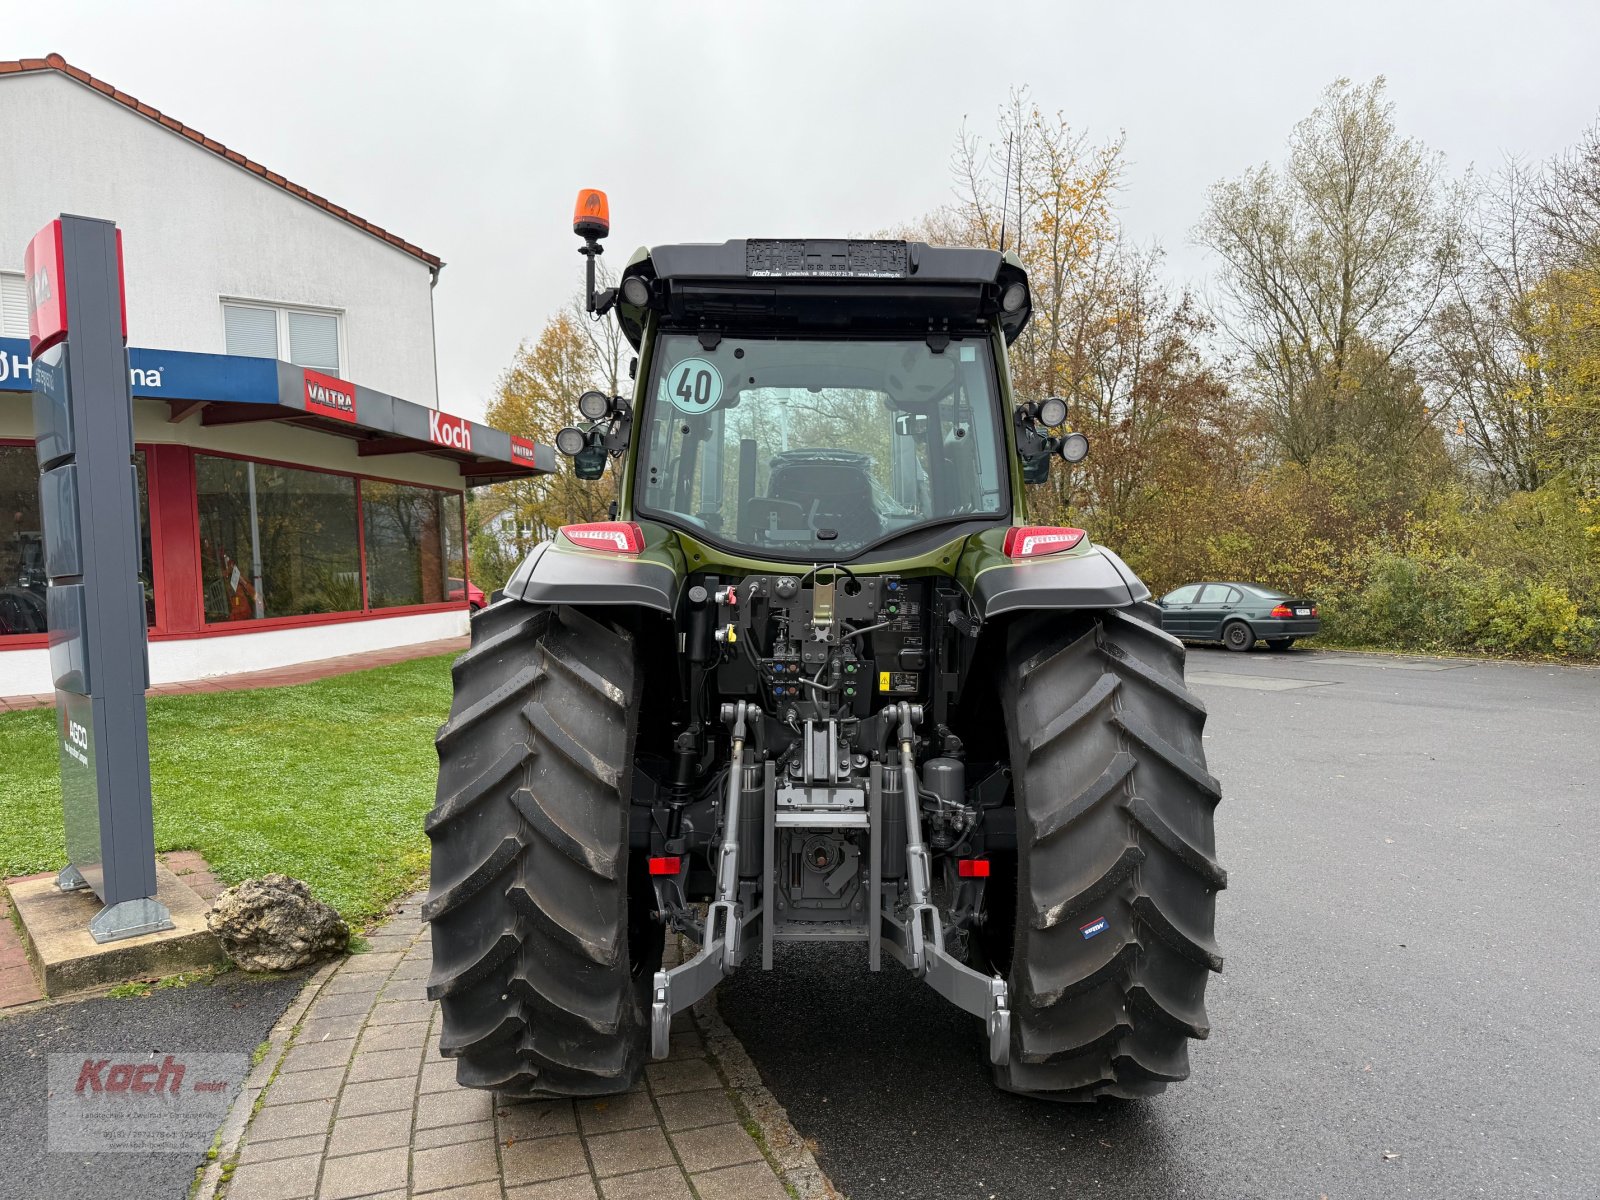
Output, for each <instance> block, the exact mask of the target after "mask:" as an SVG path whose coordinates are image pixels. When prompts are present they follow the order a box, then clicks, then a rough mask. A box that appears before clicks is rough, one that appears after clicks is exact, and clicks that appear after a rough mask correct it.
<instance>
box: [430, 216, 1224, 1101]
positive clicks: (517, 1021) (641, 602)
mask: <svg viewBox="0 0 1600 1200" xmlns="http://www.w3.org/2000/svg"><path fill="white" fill-rule="evenodd" d="M575 230H576V232H577V233H578V234H579V235H580V236H581V237H583V238H584V245H583V250H582V252H583V253H584V254H585V255H587V256H588V267H589V305H590V308H591V309H592V310H593V312H594V313H595V314H596V319H602V318H604V317H606V316H607V315H608V314H609V315H611V316H613V317H614V318H615V319H616V320H617V321H619V322H620V325H621V329H622V331H623V333H624V334H625V335H626V337H627V339H628V341H629V342H630V343H631V344H632V346H633V347H634V349H635V350H636V351H637V355H638V357H637V359H636V360H635V378H636V380H637V384H636V390H635V394H634V397H633V399H632V400H628V399H624V398H621V397H617V396H606V395H603V394H602V393H599V392H589V393H586V394H585V395H584V396H582V397H580V398H579V401H578V407H579V409H580V410H581V412H582V415H583V418H584V421H583V423H582V424H581V425H580V426H578V427H575V428H571V429H566V430H563V431H562V433H561V435H560V437H559V438H558V439H557V445H558V448H559V449H560V450H561V451H562V452H563V453H565V454H567V455H569V456H570V457H571V458H572V459H573V468H574V470H575V472H576V473H577V474H578V475H579V476H580V477H582V478H586V479H596V478H599V477H600V476H601V475H602V473H603V472H604V470H605V468H606V466H607V464H608V463H610V464H614V465H613V468H612V469H613V470H615V471H616V472H617V473H618V481H617V482H618V498H617V501H616V504H615V508H614V511H613V513H612V514H611V516H612V519H611V520H609V521H602V522H598V523H592V524H582V525H569V526H566V527H564V528H562V529H561V530H560V531H559V532H558V533H557V535H556V536H555V537H554V538H553V539H551V540H550V541H547V542H545V543H543V544H542V545H540V546H538V547H537V548H536V549H535V550H534V551H533V553H532V554H530V555H529V556H528V558H527V560H526V561H524V562H523V563H522V564H521V565H520V566H519V567H518V568H517V570H516V572H515V574H514V575H513V576H512V578H511V579H510V581H509V582H508V583H507V585H506V587H505V590H504V595H503V598H501V599H499V600H497V601H496V602H495V603H493V604H491V605H490V606H489V607H487V608H485V609H484V610H483V611H481V612H479V613H477V614H476V615H475V616H474V617H473V620H472V646H471V649H469V650H468V651H467V652H466V653H465V654H464V655H463V656H462V657H461V658H460V659H459V660H458V661H457V662H456V664H455V667H454V681H455V699H454V703H453V705H452V708H451V712H450V719H449V721H448V722H447V723H446V724H445V725H444V726H443V728H442V729H441V730H440V732H439V738H438V752H439V790H438V799H437V803H436V805H435V807H434V810H433V812H432V814H431V815H430V816H429V818H428V822H427V830H428V834H429V836H430V838H431V839H432V843H433V865H432V887H431V890H430V892H429V895H428V899H427V902H426V907H425V909H424V915H425V917H426V918H427V920H429V921H430V922H431V923H432V936H433V971H432V974H431V976H430V978H429V981H428V994H429V996H430V997H432V998H433V999H435V1000H438V1001H439V1002H440V1004H441V1007H442V1016H443V1032H442V1036H441V1039H440V1046H441V1049H442V1051H443V1053H444V1054H446V1055H447V1056H453V1057H454V1058H456V1060H457V1064H458V1066H457V1078H458V1079H459V1081H460V1082H461V1083H462V1084H464V1085H466V1086H469V1087H478V1088H488V1089H493V1090H494V1091H496V1092H498V1093H500V1094H502V1095H504V1096H507V1097H544V1096H588V1095H605V1094H610V1093H615V1092H622V1091H625V1090H627V1089H628V1088H629V1087H631V1086H632V1085H633V1084H634V1083H635V1082H636V1081H637V1079H638V1077H639V1074H640V1072H641V1070H642V1068H643V1065H644V1063H645V1062H646V1061H647V1060H648V1059H650V1058H658V1059H659V1058H664V1057H665V1056H666V1054H667V1052H668V1036H669V1030H670V1027H671V1023H672V1017H673V1015H674V1014H675V1013H678V1012H681V1011H683V1010H684V1009H686V1008H688V1007H689V1006H690V1005H692V1004H693V1003H694V1002H695V1001H697V1000H699V999H701V998H702V997H704V996H705V995H707V993H709V992H710V990H711V989H712V988H713V987H715V986H716V984H717V982H718V981H719V980H720V979H721V978H722V977H723V976H724V975H726V974H728V973H730V972H732V971H735V970H739V969H741V967H743V969H746V970H749V969H754V968H756V967H757V966H759V967H760V968H761V969H769V968H770V967H771V966H772V962H773V954H774V950H775V948H776V947H777V946H778V945H780V944H781V943H784V942H794V941H824V942H835V943H852V944H854V945H856V946H858V947H859V948H860V951H861V952H862V953H863V954H864V955H865V956H866V961H867V964H868V967H869V968H870V969H871V970H874V971H876V970H878V969H880V966H881V964H882V963H883V960H884V957H885V955H886V954H887V956H888V957H889V958H892V959H895V960H897V961H898V962H899V963H900V964H901V965H903V966H904V967H905V968H907V969H908V970H910V971H911V972H912V973H913V974H914V975H916V976H917V977H919V978H921V979H923V980H925V981H926V982H927V983H928V984H929V985H930V986H932V987H933V988H934V989H935V990H936V991H937V992H939V994H940V995H942V996H944V997H945V998H946V999H947V1000H949V1001H950V1002H952V1003H953V1004H955V1005H957V1006H958V1007H960V1008H962V1009H965V1010H966V1011H967V1012H969V1013H972V1014H973V1015H974V1016H976V1017H977V1018H979V1020H981V1021H982V1022H983V1028H984V1029H985V1031H986V1033H987V1047H988V1055H989V1059H990V1061H991V1063H992V1065H993V1071H994V1078H995V1081H996V1082H997V1084H998V1085H999V1086H1000V1087H1002V1088H1004V1089H1006V1090H1008V1091H1012V1092H1019V1093H1025V1094H1029V1095H1035V1096H1040V1097H1044V1098H1048V1099H1054V1100H1067V1101H1090V1100H1095V1099H1098V1098H1100V1097H1134V1096H1147V1095H1151V1094H1153V1093H1156V1092H1159V1091H1161V1090H1162V1089H1164V1088H1165V1087H1166V1085H1167V1084H1169V1083H1172V1082H1174V1081H1177V1080H1181V1079H1184V1078H1185V1077H1187V1075H1188V1073H1189V1055H1188V1043H1189V1039H1191V1038H1203V1037H1205V1036H1206V1035H1207V1033H1208V1025H1207V1016H1206V1011H1205V1004H1204V995H1205V988H1206V982H1207V979H1208V977H1209V975H1210V973H1211V972H1213V971H1216V970H1219V969H1220V967H1221V964H1222V960H1221V958H1220V957H1219V956H1218V953H1217V948H1216V945H1215V944H1214V940H1213V924H1214V914H1215V908H1216V894H1217V892H1218V890H1220V889H1221V888H1222V887H1223V886H1224V884H1225V880H1226V875H1225V873H1224V871H1223V869H1222V868H1221V866H1219V865H1218V863H1217V858H1216V852H1215V839H1214V833H1213V812H1214V809H1215V807H1216V804H1217V801H1218V799H1219V798H1220V791H1219V788H1218V785H1217V781H1216V780H1215V779H1214V778H1213V777H1212V776H1211V775H1210V774H1209V773H1208V772H1207V770H1206V763H1205V750H1204V747H1203V745H1202V742H1201V727H1202V726H1203V724H1204V722H1205V708H1204V707H1203V706H1202V705H1201V703H1200V702H1199V700H1197V699H1196V698H1195V697H1194V696H1193V695H1192V694H1191V693H1190V691H1189V690H1188V689H1187V688H1186V687H1185V685H1184V678H1183V662H1184V651H1183V647H1182V646H1181V645H1180V644H1179V643H1178V642H1177V641H1176V640H1175V639H1174V638H1172V637H1171V636H1169V635H1168V634H1165V633H1163V632H1162V631H1161V629H1160V625H1159V622H1158V618H1157V615H1156V611H1157V610H1156V609H1155V607H1154V606H1153V605H1152V604H1151V603H1150V602H1149V591H1148V589H1147V588H1146V587H1145V585H1144V584H1143V583H1141V582H1140V581H1139V579H1138V578H1137V577H1136V576H1135V575H1134V573H1133V572H1132V571H1131V570H1129V569H1128V567H1127V566H1126V565H1125V564H1124V563H1123V562H1122V560H1121V559H1119V558H1118V557H1117V556H1116V555H1115V554H1114V553H1112V552H1111V551H1110V550H1108V549H1106V548H1105V547H1103V546H1098V545H1095V544H1093V543H1091V541H1090V540H1089V539H1088V538H1087V537H1086V536H1085V534H1084V532H1083V531H1082V530H1078V529H1069V528H1059V527H1049V526H1038V525H1030V524H1029V523H1028V520H1027V515H1026V514H1027V507H1026V503H1027V502H1026V489H1025V485H1026V484H1027V483H1030V482H1039V481H1042V480H1044V479H1045V478H1046V477H1047V476H1048V472H1049V469H1050V463H1051V460H1052V459H1053V458H1056V457H1061V458H1065V459H1067V460H1068V461H1078V460H1080V459H1081V458H1082V457H1083V455H1084V454H1085V453H1086V452H1087V450H1088V445H1087V442H1086V441H1085V440H1084V438H1083V437H1082V435H1081V434H1076V433H1069V432H1065V430H1064V428H1063V427H1064V425H1065V423H1066V420H1067V417H1068V412H1067V406H1066V404H1065V403H1064V402H1062V401H1061V400H1059V399H1045V400H1042V401H1041V400H1023V401H1018V400H1016V399H1014V398H1013V396H1012V393H1011V386H1010V379H1009V372H1008V367H1007V359H1006V347H1007V346H1008V345H1009V344H1010V343H1011V342H1012V341H1013V340H1014V339H1015V338H1016V337H1017V335H1018V334H1019V333H1020V332H1021V331H1022V329H1023V327H1024V325H1025V324H1026V323H1027V321H1028V317H1029V311H1030V298H1029V291H1028V280H1027V275H1026V272H1025V271H1024V270H1023V268H1022V266H1021V264H1020V263H1019V262H1018V260H1017V259H1016V258H1015V256H1012V255H1008V254H1004V253H998V252H995V251H992V250H981V249H953V248H943V247H936V246H929V245H923V244H921V243H917V242H900V241H843V240H840V241H825V240H768V241H756V240H749V241H730V242H726V243H724V244H722V245H672V246H657V247H655V248H654V249H649V250H640V251H639V252H638V253H636V254H635V255H634V256H633V258H632V259H631V260H630V261H629V262H628V264H627V267H626V268H625V269H624V270H623V272H622V274H621V277H620V279H619V280H618V281H617V287H616V288H614V289H607V290H605V291H603V292H599V293H597V292H596V290H595V284H594V261H595V256H596V255H598V254H599V253H600V251H601V246H600V244H599V240H600V239H601V238H603V237H604V236H605V235H606V233H607V232H608V231H609V230H608V217H607V212H606V204H605V199H604V197H603V195H601V194H600V193H598V192H585V193H582V194H581V195H580V197H579V207H578V213H577V218H576V220H575ZM669 932H671V933H674V934H684V935H687V936H688V938H689V939H690V940H691V941H692V942H694V943H695V944H696V945H697V947H698V950H697V952H696V953H694V954H693V955H692V956H691V957H689V958H688V959H687V960H686V961H684V962H683V963H682V964H681V965H677V966H673V967H670V968H666V967H663V965H662V948H663V943H664V938H665V936H666V935H667V934H668V933H669ZM749 959H754V960H758V961H756V962H749V963H748V964H747V961H746V960H749Z"/></svg>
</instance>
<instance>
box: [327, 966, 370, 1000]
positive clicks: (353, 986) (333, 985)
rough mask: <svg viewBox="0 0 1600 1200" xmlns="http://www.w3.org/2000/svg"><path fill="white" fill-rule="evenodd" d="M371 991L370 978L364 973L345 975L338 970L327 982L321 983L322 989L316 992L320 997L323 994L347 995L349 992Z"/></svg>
mask: <svg viewBox="0 0 1600 1200" xmlns="http://www.w3.org/2000/svg"><path fill="white" fill-rule="evenodd" d="M371 991H372V980H371V978H370V977H368V976H366V975H346V974H345V973H344V972H343V971H340V972H339V973H338V974H336V975H335V976H334V977H333V978H332V979H330V980H328V982H327V983H325V984H323V985H322V990H321V991H320V992H318V993H317V995H318V998H319V999H320V998H321V997H323V996H347V995H349V994H350V993H351V992H368V993H370V992H371Z"/></svg>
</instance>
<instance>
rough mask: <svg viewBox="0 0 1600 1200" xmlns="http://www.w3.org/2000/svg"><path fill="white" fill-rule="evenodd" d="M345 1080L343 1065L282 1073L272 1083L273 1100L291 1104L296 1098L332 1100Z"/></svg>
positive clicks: (277, 1102) (278, 1102)
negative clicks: (317, 1069)
mask: <svg viewBox="0 0 1600 1200" xmlns="http://www.w3.org/2000/svg"><path fill="white" fill-rule="evenodd" d="M343 1082H344V1068H343V1067H324V1068H322V1070H320V1071H296V1072H294V1073H293V1074H292V1075H281V1076H279V1078H278V1080H277V1081H276V1082H275V1083H274V1084H273V1085H272V1100H273V1102H274V1103H276V1104H290V1103H293V1102H294V1101H296V1100H332V1099H333V1098H334V1097H335V1096H337V1095H338V1094H339V1086H340V1085H341V1084H342V1083H343Z"/></svg>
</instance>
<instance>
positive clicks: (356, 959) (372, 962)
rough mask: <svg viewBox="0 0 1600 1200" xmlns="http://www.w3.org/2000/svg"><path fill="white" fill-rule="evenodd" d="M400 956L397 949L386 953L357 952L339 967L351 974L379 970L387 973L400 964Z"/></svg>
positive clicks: (364, 973)
mask: <svg viewBox="0 0 1600 1200" xmlns="http://www.w3.org/2000/svg"><path fill="white" fill-rule="evenodd" d="M400 957H401V956H400V954H399V952H398V951H395V952H392V953H388V954H372V953H368V954H357V955H354V956H352V957H351V959H350V961H349V962H347V963H345V965H344V966H342V967H340V968H339V969H340V970H341V971H349V972H350V973H351V974H352V975H369V974H372V973H373V972H375V971H381V972H383V974H385V975H387V974H388V973H389V972H390V971H392V970H394V969H395V968H396V967H398V966H399V965H400Z"/></svg>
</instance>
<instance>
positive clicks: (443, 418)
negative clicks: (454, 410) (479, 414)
mask: <svg viewBox="0 0 1600 1200" xmlns="http://www.w3.org/2000/svg"><path fill="white" fill-rule="evenodd" d="M428 440H429V441H430V442H432V443H433V444H434V445H435V446H448V447H450V449H452V450H465V451H466V452H467V453H469V454H470V453H471V452H472V422H471V421H469V420H467V419H466V418H465V417H452V416H451V415H450V414H449V413H442V412H440V411H439V410H438V409H431V410H429V412H428Z"/></svg>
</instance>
